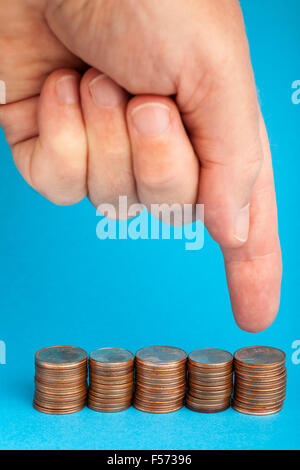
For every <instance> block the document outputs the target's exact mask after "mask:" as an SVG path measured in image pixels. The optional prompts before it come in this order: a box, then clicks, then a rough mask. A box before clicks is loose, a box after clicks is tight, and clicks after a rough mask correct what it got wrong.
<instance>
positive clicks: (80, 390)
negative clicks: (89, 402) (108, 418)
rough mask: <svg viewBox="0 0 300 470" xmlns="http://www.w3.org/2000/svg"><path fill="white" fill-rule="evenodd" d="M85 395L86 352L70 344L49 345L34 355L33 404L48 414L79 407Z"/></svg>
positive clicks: (66, 411) (65, 412)
mask: <svg viewBox="0 0 300 470" xmlns="http://www.w3.org/2000/svg"><path fill="white" fill-rule="evenodd" d="M86 396H87V353H86V352H85V351H83V349H80V348H75V347H73V346H52V347H49V348H44V349H41V350H40V351H38V352H37V353H36V355H35V394H34V402H33V406H34V408H35V409H36V410H38V411H42V412H43V413H49V414H68V413H74V412H75V411H79V410H81V409H82V408H83V407H84V406H85V402H86Z"/></svg>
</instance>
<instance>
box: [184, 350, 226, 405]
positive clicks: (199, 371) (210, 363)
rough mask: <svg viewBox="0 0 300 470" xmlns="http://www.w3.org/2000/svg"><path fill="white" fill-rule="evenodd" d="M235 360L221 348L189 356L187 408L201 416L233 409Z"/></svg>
mask: <svg viewBox="0 0 300 470" xmlns="http://www.w3.org/2000/svg"><path fill="white" fill-rule="evenodd" d="M232 382H233V357H232V354H230V353H229V352H228V351H224V350H222V349H214V348H210V349H208V348H206V349H197V350H195V351H192V352H191V353H190V354H189V356H188V385H189V387H188V393H187V396H186V406H187V407H188V408H189V409H191V410H193V411H197V412H200V413H217V412H219V411H224V410H226V409H227V408H228V407H229V406H230V398H231V395H232V387H233V383H232Z"/></svg>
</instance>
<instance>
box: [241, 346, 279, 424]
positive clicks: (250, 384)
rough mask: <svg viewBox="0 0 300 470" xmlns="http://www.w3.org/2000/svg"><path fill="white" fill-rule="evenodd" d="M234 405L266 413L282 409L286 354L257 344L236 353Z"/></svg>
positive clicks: (260, 413)
mask: <svg viewBox="0 0 300 470" xmlns="http://www.w3.org/2000/svg"><path fill="white" fill-rule="evenodd" d="M234 370H235V381H234V396H233V402H232V407H233V408H234V409H235V410H236V411H239V412H241V413H246V414H252V415H255V414H257V415H267V414H272V413H277V412H278V411H280V410H281V409H282V406H283V402H284V399H285V395H286V367H285V353H284V352H283V351H281V350H280V349H277V348H273V347H267V346H255V347H248V348H243V349H239V350H238V351H236V352H235V354H234Z"/></svg>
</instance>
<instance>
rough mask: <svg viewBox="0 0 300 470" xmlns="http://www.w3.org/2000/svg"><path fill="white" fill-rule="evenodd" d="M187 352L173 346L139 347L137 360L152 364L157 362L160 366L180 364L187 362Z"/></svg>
mask: <svg viewBox="0 0 300 470" xmlns="http://www.w3.org/2000/svg"><path fill="white" fill-rule="evenodd" d="M186 359H187V354H186V353H185V352H184V351H183V350H182V349H179V348H174V347H172V346H149V347H146V348H142V349H139V350H138V351H137V353H136V360H137V361H141V362H143V363H144V364H149V365H150V366H151V365H153V364H155V365H159V366H160V367H164V366H165V367H168V366H170V365H173V366H174V365H176V364H177V365H179V364H182V363H185V362H186Z"/></svg>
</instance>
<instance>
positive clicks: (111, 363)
mask: <svg viewBox="0 0 300 470" xmlns="http://www.w3.org/2000/svg"><path fill="white" fill-rule="evenodd" d="M90 360H91V361H94V362H97V363H100V364H101V366H102V367H109V368H112V367H124V366H127V365H129V364H133V362H134V355H133V354H132V353H131V352H130V351H127V349H123V348H100V349H95V350H94V351H92V352H91V354H90Z"/></svg>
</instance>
